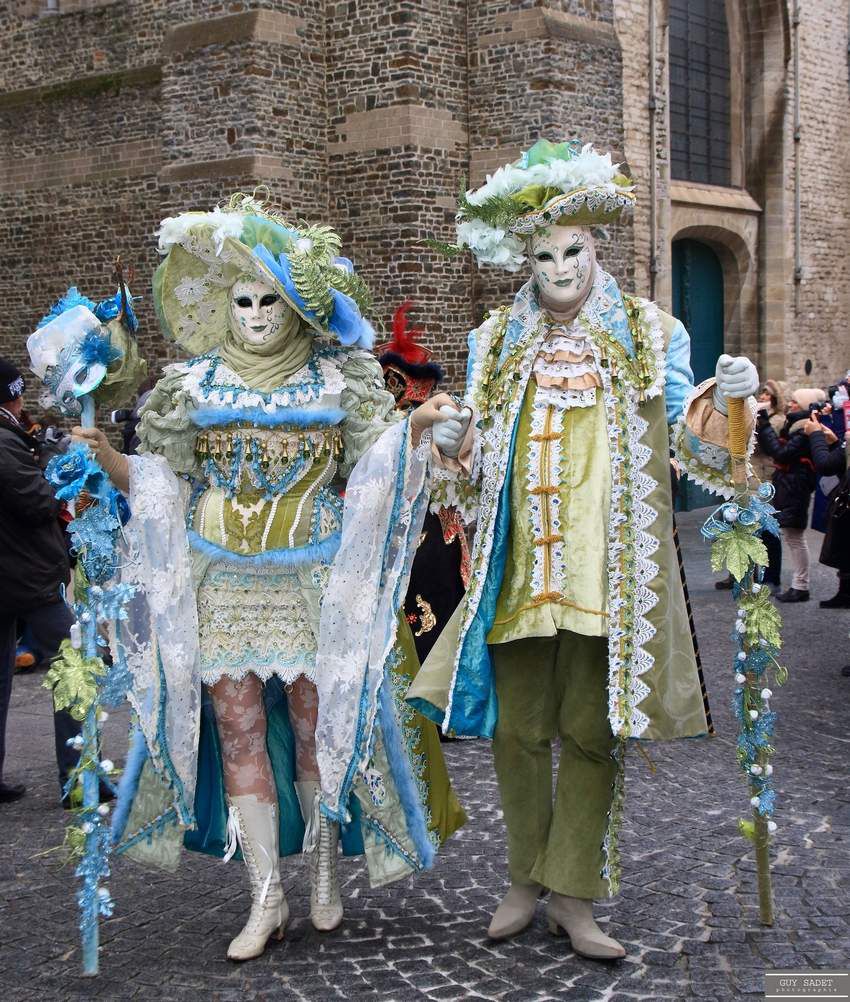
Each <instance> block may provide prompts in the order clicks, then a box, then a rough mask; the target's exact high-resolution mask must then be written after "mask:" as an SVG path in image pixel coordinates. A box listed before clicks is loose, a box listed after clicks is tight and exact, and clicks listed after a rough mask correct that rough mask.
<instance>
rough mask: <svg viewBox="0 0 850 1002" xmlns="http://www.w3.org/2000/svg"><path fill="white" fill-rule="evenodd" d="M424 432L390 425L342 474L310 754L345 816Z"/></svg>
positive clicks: (330, 803) (328, 797)
mask: <svg viewBox="0 0 850 1002" xmlns="http://www.w3.org/2000/svg"><path fill="white" fill-rule="evenodd" d="M429 448H430V435H423V437H422V443H421V444H420V446H419V448H418V449H415V450H414V449H413V448H411V446H410V442H409V438H408V422H407V421H406V420H405V421H403V422H402V423H400V424H397V425H394V426H393V427H391V428H389V429H387V430H386V431H385V432H384V434H383V435H382V436H381V438H380V439H378V441H377V442H376V443H375V444H374V445H373V446H372V448H371V449H369V451H368V452H366V453H365V455H364V456H363V457H362V459H361V460H360V461H359V462H358V464H357V465H356V466H355V468H354V470H353V472H352V474H351V476H350V477H349V480H348V488H347V490H346V495H345V513H344V515H343V524H342V545H341V547H340V549H339V552H338V553H337V556H336V559H335V560H334V564H333V567H332V569H331V576H330V581H329V584H328V589H327V592H326V594H325V597H324V601H323V603H322V616H321V626H320V629H319V651H318V654H317V657H316V685H317V687H318V690H319V720H318V724H317V727H316V750H317V754H318V760H319V771H320V773H321V776H322V792H323V799H324V804H325V807H326V809H327V810H328V812H329V813H331V814H332V815H334V816H335V817H338V818H340V819H346V820H347V802H348V794H349V792H350V791H351V787H352V783H353V782H354V778H355V776H356V775H357V773H358V772H362V771H364V770H365V769H366V768H367V766H368V763H369V759H370V757H371V754H372V750H373V741H372V735H373V731H374V727H375V718H376V714H377V711H378V691H379V688H380V685H381V682H382V680H383V678H384V664H385V662H386V660H387V657H388V656H389V654H390V652H391V650H392V648H393V644H394V642H395V633H396V615H397V613H398V609H399V606H400V603H401V601H402V600H403V599H404V594H405V591H406V588H407V582H408V579H409V577H410V566H411V564H412V562H413V556H414V554H415V551H416V547H415V545H413V543H412V541H413V540H416V539H418V538H419V535H420V533H421V531H422V523H423V522H424V520H425V509H426V506H427V500H428V494H427V464H428V458H427V457H428V450H429Z"/></svg>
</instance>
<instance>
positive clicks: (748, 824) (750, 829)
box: [738, 820, 756, 842]
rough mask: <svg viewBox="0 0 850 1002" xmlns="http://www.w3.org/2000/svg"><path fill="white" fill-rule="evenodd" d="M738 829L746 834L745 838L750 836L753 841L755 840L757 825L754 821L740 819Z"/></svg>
mask: <svg viewBox="0 0 850 1002" xmlns="http://www.w3.org/2000/svg"><path fill="white" fill-rule="evenodd" d="M738 831H739V832H740V833H741V834H742V835H743V836H744V838H748V839H749V840H750V841H751V842H755V840H756V826H755V824H754V823H753V822H752V821H743V820H741V821H739V822H738Z"/></svg>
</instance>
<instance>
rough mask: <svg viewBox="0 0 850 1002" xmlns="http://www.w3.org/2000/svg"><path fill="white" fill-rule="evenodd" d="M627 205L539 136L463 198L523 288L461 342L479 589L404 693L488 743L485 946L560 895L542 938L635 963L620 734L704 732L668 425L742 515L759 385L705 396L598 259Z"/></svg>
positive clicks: (647, 306) (455, 482)
mask: <svg viewBox="0 0 850 1002" xmlns="http://www.w3.org/2000/svg"><path fill="white" fill-rule="evenodd" d="M633 200H634V194H633V188H632V184H631V182H630V180H629V179H628V178H627V177H625V176H624V175H623V174H622V173H620V172H619V171H618V169H617V166H616V165H614V164H612V163H611V158H610V155H605V156H603V155H601V154H599V153H598V152H596V151H595V150H594V149H593V148H592V147H590V146H585V147H583V148H582V147H581V146H580V145H578V144H574V143H561V144H557V145H553V144H551V143H548V142H546V141H540V142H538V143H537V144H536V145H535V146H534V147H533V148H532V149H531V150H530V151H528V152H527V153H525V154H523V156H522V158H521V159H520V160H519V161H517V162H516V163H513V164H508V165H506V166H505V167H502V168H500V169H499V170H498V171H496V173H495V174H494V175H493V176H492V177H489V178H488V179H487V183H486V184H485V185H483V187H481V188H479V189H478V190H476V191H471V192H468V193H467V194H466V196H465V197H463V198H462V200H461V205H460V210H459V215H458V221H459V226H458V246H460V247H463V246H465V247H468V248H469V249H470V250H471V251H472V253H473V254H474V255H475V257H476V259H477V261H478V262H479V264H482V265H484V264H487V265H494V266H499V267H504V268H507V269H508V270H509V271H513V272H515V271H518V270H519V269H520V268H522V267H523V265H525V263H526V262H528V264H529V266H530V270H531V275H530V276H529V278H528V280H527V281H526V283H525V284H524V285H523V286H522V287H521V289H520V290H519V292H518V293H517V294H516V297H515V299H514V301H513V303H512V304H511V305H508V306H504V307H501V308H499V309H497V310H495V311H494V312H493V313H492V314H491V315H490V316H489V317H488V318H487V319H486V320H485V322H484V323H483V325H482V326H481V327H479V328H478V329H477V330H475V331H473V332H472V334H471V335H470V339H469V366H468V383H467V396H466V403H467V404H468V406H469V408H473V409H474V415H472V417H471V418H470V415H469V412H468V411H467V412H466V413H465V414H464V413H461V412H460V411H456V412H455V413H454V414H453V415H452V418H453V423H454V426H455V435H454V441H453V442H452V443H449V444H447V445H446V444H444V445H443V446H441V454H440V457H439V459H440V460H441V461H442V466H443V471H442V472H440V471H439V469H435V472H434V473H433V475H432V478H431V482H430V484H429V488H430V490H431V492H432V495H433V497H434V498H437V499H442V503H443V504H444V505H446V506H447V507H449V506H453V507H455V508H457V509H458V510H459V511H461V512H462V513H463V514H464V516H465V518H466V520H467V521H468V522H470V523H472V522H474V523H475V525H476V532H475V540H474V544H473V549H472V573H471V582H470V587H469V589H468V590H467V593H466V596H465V598H464V600H463V601H462V602H461V604H460V606H459V608H458V610H457V612H456V614H455V616H454V617H453V619H452V620H451V621H450V622H449V624H448V625H447V626H446V628H445V630H444V631H443V633H442V634H441V636H440V638H439V640H438V641H437V643H436V645H435V647H434V649H433V651H432V653H431V655H430V656H429V658H428V659H427V661H426V662H425V664H424V665H423V668H422V670H421V671H420V673H419V675H418V676H417V678H416V680H415V681H414V682H413V684H412V686H411V689H410V691H409V693H408V700H409V701H410V702H411V704H412V705H413V706H415V707H417V708H418V709H420V710H422V712H424V713H426V714H428V715H429V716H431V717H432V719H434V720H436V721H438V722H440V723H441V725H442V727H443V730H444V731H452V732H455V733H457V734H477V735H483V736H492V738H493V753H494V759H495V767H496V773H497V777H498V780H499V788H500V791H501V799H502V807H503V811H504V816H505V822H506V826H507V834H508V869H509V873H510V889H509V890H508V892H507V894H506V895H505V897H504V899H503V901H502V903H501V904H500V906H499V908H498V909H497V911H496V913H495V915H494V916H493V919H492V922H491V925H490V928H489V935H490V936H491V937H492V938H494V939H501V938H504V937H507V936H512V935H515V934H516V933H519V932H520V931H522V930H523V929H524V928H526V927H527V926H528V925H529V924H530V922H531V921H532V919H533V917H534V914H535V909H536V906H537V903H538V899H539V898H540V897H541V896H543V895H544V894H546V893H547V892H549V900H548V904H547V917H548V922H549V927H550V929H551V931H552V932H555V933H557V932H560V931H564V932H566V933H567V934H568V935H569V937H570V939H571V941H572V946H573V948H574V949H575V950H576V951H577V952H579V953H582V954H584V955H586V956H589V957H594V958H599V959H616V958H618V957H622V956H624V953H625V951H624V949H623V947H622V946H621V945H620V944H619V943H618V942H616V941H615V940H614V939H612V938H610V937H608V936H606V935H604V934H603V933H602V932H601V931H600V929H599V928H598V926H597V925H596V922H595V921H594V918H593V910H592V902H593V900H594V899H599V898H605V897H608V896H610V895H613V894H614V893H615V892H616V890H617V887H618V882H619V857H618V851H617V830H618V825H619V821H620V816H621V812H622V804H623V755H624V747H625V742H626V739H627V738H630V737H631V738H673V737H684V736H696V735H700V734H704V733H706V730H707V726H706V718H705V713H704V707H703V699H702V695H701V691H700V682H699V675H698V671H697V666H696V664H695V660H694V652H693V646H692V644H691V638H690V634H689V627H688V618H687V613H686V607H685V601H684V597H683V594H682V586H681V581H680V577H679V573H678V569H677V564H676V554H675V549H674V543H673V532H672V499H671V493H670V477H669V468H668V465H669V460H668V456H669V449H670V441H671V433H670V431H669V430H668V429H670V428H671V427H672V428H673V431H672V439H673V443H674V447H675V450H676V453H677V455H678V459H679V460H680V461H681V463H682V465H683V467H684V468H685V469H686V470H687V472H688V474H689V475H690V476H691V477H692V478H693V479H695V480H696V481H697V482H699V483H702V484H705V485H706V486H708V487H710V488H712V489H714V490H716V491H717V492H718V493H721V494H723V495H724V496H727V497H728V496H731V494H732V481H731V469H730V459H729V454H728V451H727V450H726V439H727V421H726V416H725V415H726V410H727V406H726V399H727V397H729V396H732V397H747V396H749V395H750V394H751V393H752V392H753V391H754V390H755V389H756V388H757V387H758V376H757V373H756V371H755V368H754V366H753V365H752V363H751V362H749V361H748V360H747V359H745V358H737V359H733V358H730V357H729V356H723V357H721V359H720V361H719V362H718V366H717V372H716V378H715V379H711V380H708V381H706V382H705V383H703V384H702V385H700V386H697V387H694V386H693V377H692V373H691V369H690V365H689V353H690V351H689V339H688V335H687V332H686V331H685V329H684V327H683V326H682V324H681V323H680V322H679V321H678V320H675V319H674V318H673V317H671V316H668V315H667V314H666V313H663V312H662V311H661V310H659V309H658V308H657V307H656V306H655V305H654V304H653V303H650V302H648V301H646V300H643V299H639V298H636V297H633V296H629V295H626V294H624V293H623V292H622V291H621V290H620V288H619V286H618V284H617V282H616V281H615V280H614V278H612V277H611V275H609V274H607V273H606V272H605V270H604V269H603V268H602V267H601V266H600V264H599V263H598V262H597V260H596V250H595V235H594V234H595V228H596V227H598V226H600V225H603V224H605V223H609V222H612V221H613V220H615V219H616V218H617V217H618V216H619V215H620V214H621V213H622V212H624V211H628V210H629V209H631V207H632V204H633ZM439 465H440V463H439V462H437V463H435V467H438V466H439ZM555 735H557V736H559V737H560V740H561V756H560V765H559V771H558V782H557V788H556V792H555V796H554V801H553V797H552V778H553V765H552V749H551V743H552V739H553V737H554V736H555Z"/></svg>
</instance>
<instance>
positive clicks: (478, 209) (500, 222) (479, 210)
mask: <svg viewBox="0 0 850 1002" xmlns="http://www.w3.org/2000/svg"><path fill="white" fill-rule="evenodd" d="M522 213H523V206H522V205H520V204H519V203H518V202H517V201H516V200H515V199H514V198H512V197H511V196H510V195H493V196H491V197H490V198H488V199H487V200H486V201H485V202H482V203H481V205H473V204H472V203H471V202H470V201H469V199H468V198H467V197H466V192H461V194H460V197H459V198H458V214H459V215H460V216H462V217H463V218H464V219H480V220H481V221H482V222H484V223H487V225H488V226H493V227H496V228H497V229H502V230H509V229H510V228H511V226H513V224H514V223H515V222H516V219H517V217H518V216H520V215H522Z"/></svg>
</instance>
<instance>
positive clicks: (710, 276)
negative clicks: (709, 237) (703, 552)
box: [672, 239, 724, 510]
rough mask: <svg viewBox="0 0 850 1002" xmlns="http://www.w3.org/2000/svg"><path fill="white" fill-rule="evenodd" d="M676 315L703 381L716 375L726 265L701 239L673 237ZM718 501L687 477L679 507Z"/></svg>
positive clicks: (697, 375)
mask: <svg viewBox="0 0 850 1002" xmlns="http://www.w3.org/2000/svg"><path fill="white" fill-rule="evenodd" d="M672 250H673V253H672V263H673V315H674V316H676V317H677V318H678V319H679V320H681V321H682V323H683V324H684V325H685V328H686V329H687V331H688V333H689V334H690V336H691V368H692V369H693V372H694V381H695V382H697V383H699V382H702V380H703V379H708V378H709V377H710V376H713V375H714V369H715V366H716V365H717V359H718V357H719V356H720V355H722V354H723V344H724V336H723V334H724V323H723V315H724V312H723V311H724V298H723V266H722V265H721V263H720V258H719V257H718V256H717V254H716V253H715V251H714V250H713V249H712V248H711V247H710V246H709V245H708V244H705V243H702V241H700V240H691V239H685V240H674V241H673V249H672ZM714 503H716V500H715V495H713V494H709V493H708V492H707V491H704V490H702V489H701V488H699V487H697V486H696V485H695V484H692V483H690V482H688V480H687V478H685V477H683V478H682V482H681V485H680V489H679V498H678V504H679V507H681V508H683V509H685V510H690V509H691V508H701V507H704V506H705V505H710V504H714Z"/></svg>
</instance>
